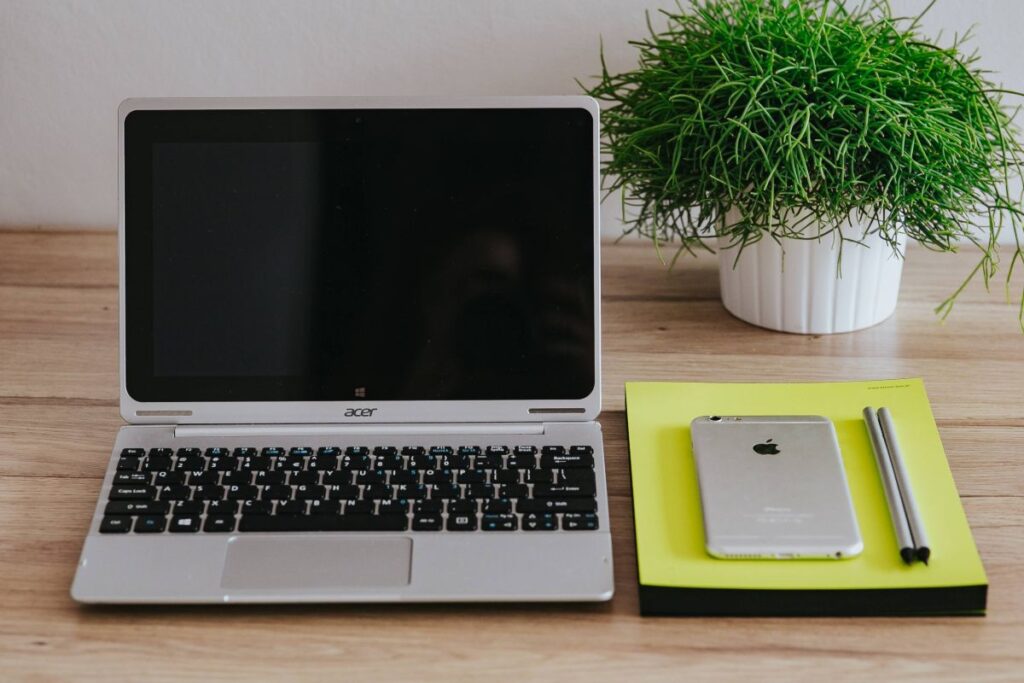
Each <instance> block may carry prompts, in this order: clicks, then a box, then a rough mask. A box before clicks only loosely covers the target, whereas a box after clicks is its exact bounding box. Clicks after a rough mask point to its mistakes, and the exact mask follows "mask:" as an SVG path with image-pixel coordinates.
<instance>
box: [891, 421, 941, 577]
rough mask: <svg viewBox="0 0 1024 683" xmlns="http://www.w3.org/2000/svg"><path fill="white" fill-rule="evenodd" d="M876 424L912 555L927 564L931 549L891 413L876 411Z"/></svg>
mask: <svg viewBox="0 0 1024 683" xmlns="http://www.w3.org/2000/svg"><path fill="white" fill-rule="evenodd" d="M878 423H879V426H880V427H881V428H882V438H884V439H885V446H886V448H888V449H889V459H890V460H892V467H893V470H895V472H896V483H897V484H899V487H900V498H902V499H903V509H904V510H906V511H907V522H908V523H909V524H910V535H911V536H912V537H913V539H914V554H915V555H916V556H917V559H919V560H921V561H922V562H924V563H925V564H928V558H929V557H931V554H932V551H931V547H930V546H929V544H928V537H927V536H926V535H925V532H924V522H923V520H922V519H921V511H920V509H919V508H918V507H917V498H915V497H914V491H913V489H912V488H911V487H910V475H908V474H907V466H906V463H905V462H904V458H903V451H902V449H901V448H900V442H899V439H897V438H896V423H895V422H893V419H892V413H891V412H890V411H889V409H888V408H879V409H878Z"/></svg>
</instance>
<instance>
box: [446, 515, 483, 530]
mask: <svg viewBox="0 0 1024 683" xmlns="http://www.w3.org/2000/svg"><path fill="white" fill-rule="evenodd" d="M447 528H448V531H476V515H448V527H447Z"/></svg>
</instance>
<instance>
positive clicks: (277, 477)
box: [253, 472, 287, 486]
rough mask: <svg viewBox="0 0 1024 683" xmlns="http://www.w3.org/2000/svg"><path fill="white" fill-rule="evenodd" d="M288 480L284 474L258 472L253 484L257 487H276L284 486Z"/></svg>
mask: <svg viewBox="0 0 1024 683" xmlns="http://www.w3.org/2000/svg"><path fill="white" fill-rule="evenodd" d="M286 478H287V477H286V475H285V473H284V472H257V473H256V479H255V481H254V482H253V483H254V484H256V485H257V486H275V485H281V484H283V483H284V481H285V479H286Z"/></svg>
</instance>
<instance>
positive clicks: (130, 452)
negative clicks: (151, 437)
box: [121, 448, 146, 458]
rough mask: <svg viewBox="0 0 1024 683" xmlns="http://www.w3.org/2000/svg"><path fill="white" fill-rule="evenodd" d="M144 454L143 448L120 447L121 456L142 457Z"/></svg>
mask: <svg viewBox="0 0 1024 683" xmlns="http://www.w3.org/2000/svg"><path fill="white" fill-rule="evenodd" d="M145 455H146V449H145V448H122V449H121V457H122V458H142V457H144V456H145Z"/></svg>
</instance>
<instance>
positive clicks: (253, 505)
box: [242, 500, 271, 515]
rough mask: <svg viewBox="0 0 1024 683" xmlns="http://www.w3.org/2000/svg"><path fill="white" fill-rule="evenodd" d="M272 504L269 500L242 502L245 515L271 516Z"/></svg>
mask: <svg viewBox="0 0 1024 683" xmlns="http://www.w3.org/2000/svg"><path fill="white" fill-rule="evenodd" d="M270 509H271V504H270V501H269V500H245V501H242V514H243V515H269V514H270Z"/></svg>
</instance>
